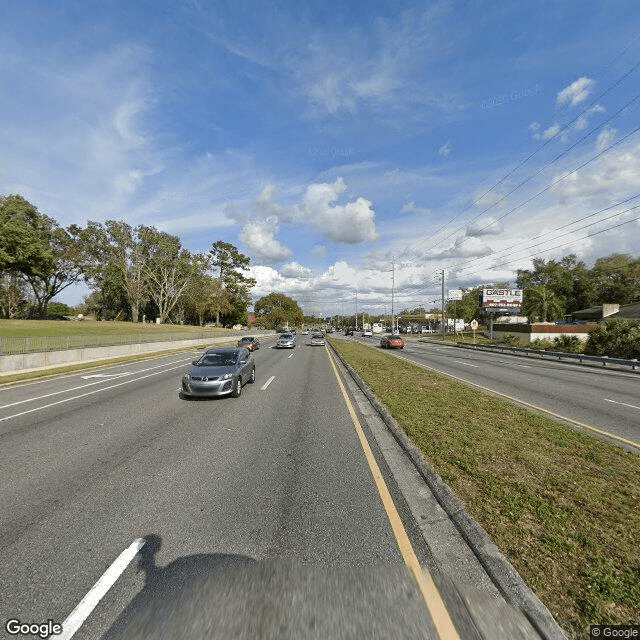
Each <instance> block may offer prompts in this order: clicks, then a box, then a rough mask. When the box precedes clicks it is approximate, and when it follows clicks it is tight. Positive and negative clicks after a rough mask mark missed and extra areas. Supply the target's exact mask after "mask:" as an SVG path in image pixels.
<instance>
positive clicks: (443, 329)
mask: <svg viewBox="0 0 640 640" xmlns="http://www.w3.org/2000/svg"><path fill="white" fill-rule="evenodd" d="M444 322H445V321H444V269H443V270H442V342H444V334H445V323H444Z"/></svg>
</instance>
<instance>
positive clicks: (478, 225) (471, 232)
mask: <svg viewBox="0 0 640 640" xmlns="http://www.w3.org/2000/svg"><path fill="white" fill-rule="evenodd" d="M503 230H504V228H503V226H502V223H501V222H500V221H499V220H495V219H494V218H485V219H481V220H475V221H474V222H472V223H471V224H470V225H469V226H468V227H467V229H466V234H467V236H469V237H470V236H473V237H478V236H489V235H499V234H500V233H502V232H503Z"/></svg>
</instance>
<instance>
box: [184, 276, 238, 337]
mask: <svg viewBox="0 0 640 640" xmlns="http://www.w3.org/2000/svg"><path fill="white" fill-rule="evenodd" d="M182 303H183V304H184V305H185V307H186V309H188V310H189V311H190V312H191V313H192V314H193V316H194V317H195V319H196V321H197V323H198V324H199V325H200V326H202V325H203V324H204V323H205V321H206V320H208V319H209V318H217V317H219V314H221V313H229V312H231V311H232V310H233V307H232V306H231V301H230V299H229V293H228V291H227V290H226V289H225V288H224V287H223V286H222V283H221V282H220V279H219V278H214V277H212V276H210V275H208V274H206V273H201V274H197V275H196V276H195V277H194V278H193V279H192V280H191V282H190V283H189V284H188V285H187V287H186V288H185V290H184V291H183V294H182Z"/></svg>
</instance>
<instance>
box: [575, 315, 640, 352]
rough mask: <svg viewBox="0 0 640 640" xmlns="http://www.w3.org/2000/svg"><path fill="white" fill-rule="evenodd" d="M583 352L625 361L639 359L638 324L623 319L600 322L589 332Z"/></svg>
mask: <svg viewBox="0 0 640 640" xmlns="http://www.w3.org/2000/svg"><path fill="white" fill-rule="evenodd" d="M584 352H585V353H586V354H588V355H591V356H600V357H602V356H609V357H610V358H624V359H626V360H633V359H636V358H640V323H638V322H637V321H634V320H626V319H625V318H613V319H612V320H607V321H604V322H601V323H600V324H599V325H598V326H597V327H596V328H595V329H592V330H591V331H589V339H588V340H587V344H586V345H585V349H584Z"/></svg>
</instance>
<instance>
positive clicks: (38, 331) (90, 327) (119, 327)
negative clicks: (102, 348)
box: [0, 319, 237, 384]
mask: <svg viewBox="0 0 640 640" xmlns="http://www.w3.org/2000/svg"><path fill="white" fill-rule="evenodd" d="M189 333H193V334H199V335H201V334H202V333H207V334H211V337H221V336H225V335H229V336H230V337H231V336H235V335H236V333H237V332H233V331H231V330H230V329H222V328H218V327H206V328H205V327H193V326H189V325H175V324H173V325H171V324H148V323H147V324H143V323H140V322H113V321H109V322H96V321H92V320H81V321H66V322H65V321H61V320H4V319H0V339H2V338H24V337H28V338H47V337H50V336H51V337H58V336H63V337H66V336H69V337H70V339H71V343H72V344H73V338H74V337H80V336H98V337H99V336H138V335H140V334H149V335H160V336H162V335H169V334H174V335H175V334H189ZM181 351H184V348H183V347H178V348H176V349H166V350H164V351H163V353H166V354H170V353H174V352H175V353H179V352H181ZM155 355H157V353H156V354H154V355H152V354H150V353H149V352H142V353H138V354H132V355H129V356H121V357H115V358H110V359H108V360H101V361H100V362H86V363H81V364H71V365H63V366H60V367H52V368H50V369H43V370H41V371H29V372H26V373H15V374H11V375H3V376H0V384H7V383H11V382H22V381H24V380H32V379H36V378H43V377H46V376H51V375H58V374H61V373H72V372H74V371H83V370H86V369H95V368H98V367H102V366H108V365H113V364H118V363H122V362H131V361H133V360H144V359H147V358H150V357H155Z"/></svg>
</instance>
